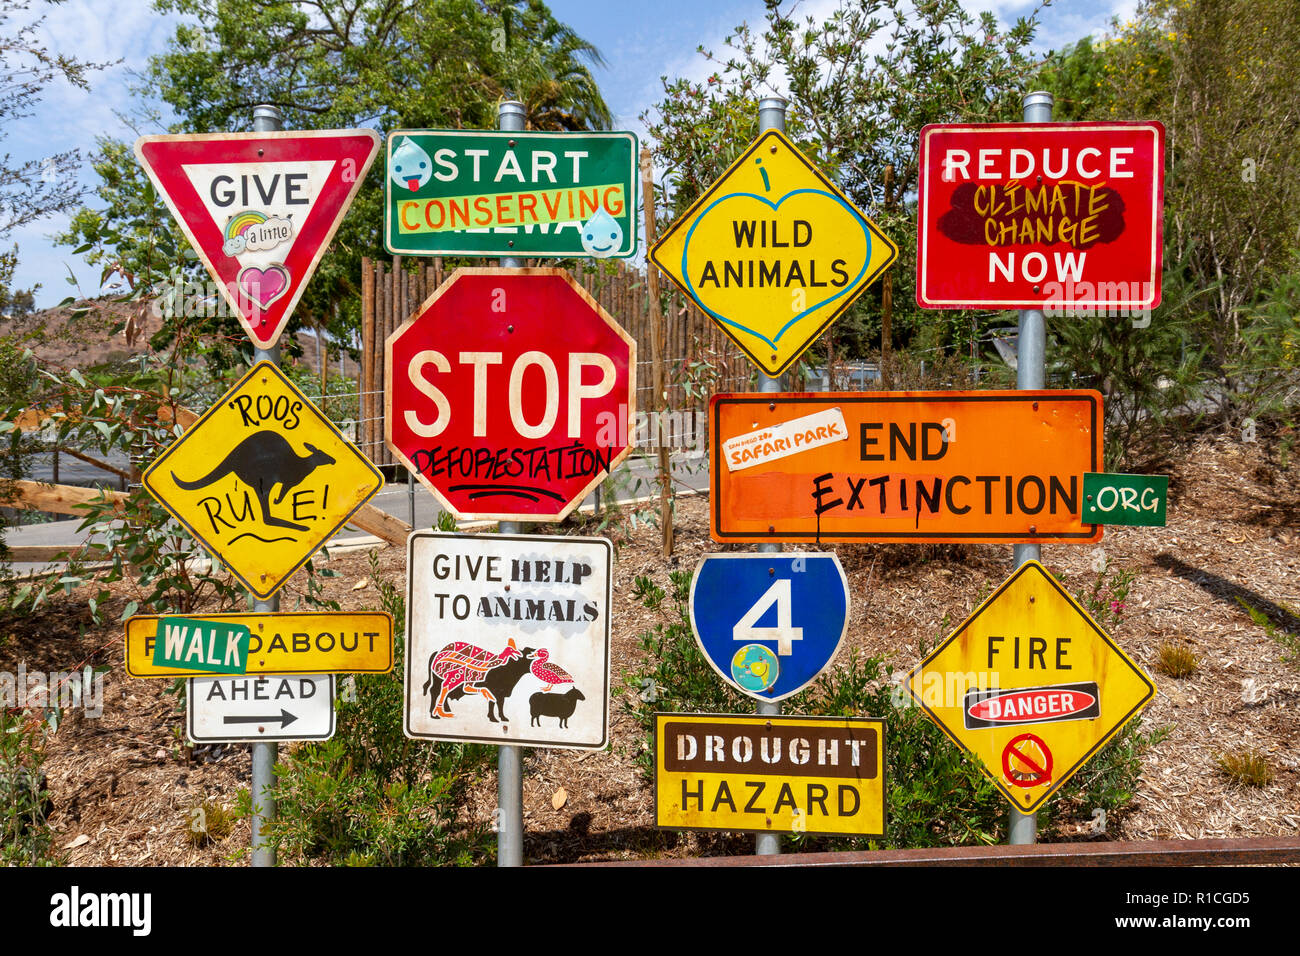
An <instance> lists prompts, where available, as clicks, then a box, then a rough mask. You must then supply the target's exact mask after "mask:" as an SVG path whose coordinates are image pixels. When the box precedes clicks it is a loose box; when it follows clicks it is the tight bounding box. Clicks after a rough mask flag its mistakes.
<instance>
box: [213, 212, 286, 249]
mask: <svg viewBox="0 0 1300 956" xmlns="http://www.w3.org/2000/svg"><path fill="white" fill-rule="evenodd" d="M225 235H226V241H225V242H223V243H222V245H221V251H222V252H224V253H225V254H226V255H228V256H237V255H239V254H240V253H242V252H245V251H249V252H263V251H265V250H267V249H273V248H275V247H276V246H278V245H279V244H280V243H282V242H288V241H289V240H290V239H291V238H292V237H293V223H292V222H291V221H290V220H288V219H281V218H279V217H278V216H267V215H265V214H264V213H260V212H258V211H257V210H256V209H246V210H244V211H243V212H241V213H238V214H236V215H234V216H231V217H230V221H229V222H227V223H226V232H225Z"/></svg>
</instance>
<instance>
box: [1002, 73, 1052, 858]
mask: <svg viewBox="0 0 1300 956" xmlns="http://www.w3.org/2000/svg"><path fill="white" fill-rule="evenodd" d="M1052 102H1053V101H1052V94H1051V93H1048V92H1046V91H1043V90H1039V91H1037V92H1034V93H1027V94H1026V95H1025V98H1024V114H1023V118H1024V121H1025V122H1026V123H1050V122H1051V120H1052ZM1019 330H1020V337H1019V339H1018V340H1017V343H1018V344H1017V346H1016V350H1017V351H1016V388H1021V389H1031V388H1043V387H1044V383H1045V381H1046V363H1047V323H1046V320H1045V319H1044V317H1043V312H1042V310H1041V309H1021V310H1020V322H1019ZM1042 552H1043V549H1042V546H1041V545H1037V544H1017V545H1015V549H1014V555H1015V566H1016V567H1017V568H1019V567H1020V566H1021V565H1024V564H1026V563H1028V562H1030V561H1039V560H1041V558H1042ZM1008 806H1009V807H1010V820H1009V822H1008V825H1007V842H1008V843H1011V844H1022V843H1034V842H1036V841H1037V839H1038V814H1037V812H1034V813H1021V812H1020V809H1019V807H1017V806H1016V805H1015V804H1008Z"/></svg>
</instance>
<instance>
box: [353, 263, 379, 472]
mask: <svg viewBox="0 0 1300 956" xmlns="http://www.w3.org/2000/svg"><path fill="white" fill-rule="evenodd" d="M374 347H375V266H374V263H373V262H371V260H370V257H369V256H365V257H364V258H363V259H362V260H361V367H360V368H359V369H358V370H357V371H358V376H357V377H358V379H359V381H358V382H357V385H358V387H359V389H360V391H361V400H360V401H359V402H358V403H357V415H358V416H360V418H361V427H360V428H359V429H357V444H358V445H359V446H360V447H361V450H362V452H363V453H365V452H366V451H368V450H369V447H370V352H371V351H372V350H373V349H374Z"/></svg>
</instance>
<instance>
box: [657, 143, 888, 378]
mask: <svg viewBox="0 0 1300 956" xmlns="http://www.w3.org/2000/svg"><path fill="white" fill-rule="evenodd" d="M897 257H898V247H897V246H895V245H894V243H893V242H892V241H890V239H889V237H888V236H886V235H885V234H884V233H883V232H881V231H880V228H879V227H878V226H877V225H876V224H875V223H874V222H872V221H871V220H870V219H868V218H867V217H866V216H864V215H863V214H862V212H861V211H859V210H858V208H857V207H856V206H854V205H853V203H852V202H850V201H849V199H848V197H846V196H845V195H844V194H843V193H842V192H840V190H839V189H838V188H837V187H836V186H835V184H834V183H832V182H831V181H830V180H829V179H827V178H826V177H825V176H823V175H822V174H821V172H820V171H819V170H818V169H817V167H815V166H814V165H813V164H812V163H810V162H808V160H807V159H805V158H804V155H803V154H802V153H801V152H799V150H798V149H797V148H796V147H795V145H794V144H793V143H791V142H790V141H789V140H788V139H786V138H785V136H784V135H783V134H782V133H780V132H777V131H776V130H769V131H767V132H765V133H763V134H762V135H761V136H759V137H758V139H756V140H754V142H753V144H752V145H751V146H750V147H749V149H747V150H746V151H745V152H744V153H743V154H742V155H741V157H740V158H739V159H737V160H736V161H735V162H734V163H732V164H731V167H730V168H729V169H728V170H727V171H726V172H725V173H723V174H722V176H721V177H720V178H719V179H718V181H717V182H715V183H714V184H713V185H712V186H711V187H710V188H709V189H708V190H707V191H706V192H705V193H704V195H702V196H701V197H700V198H699V199H697V200H696V201H695V204H694V205H692V206H691V208H690V209H689V210H687V211H686V214H685V215H683V216H682V217H681V218H680V219H678V220H677V221H676V222H675V223H673V225H672V226H671V227H670V228H669V230H668V231H667V232H666V233H664V237H663V238H662V239H661V240H660V241H659V242H658V243H657V244H656V245H655V247H654V248H653V249H652V250H651V251H650V258H651V259H653V260H654V262H655V264H656V265H658V266H659V268H660V269H663V270H664V272H666V273H667V274H668V275H669V276H670V277H671V278H672V280H673V282H675V283H676V284H677V285H678V286H679V287H680V288H681V290H682V291H683V292H685V293H686V294H687V295H688V296H690V297H691V298H692V299H694V300H695V302H696V304H698V305H699V307H700V308H701V309H703V310H704V311H705V312H706V313H708V315H709V316H710V317H712V319H713V320H714V321H715V322H716V323H718V325H719V327H720V328H721V329H722V330H723V331H724V332H726V333H727V335H729V336H730V337H731V339H732V341H734V342H735V343H736V344H737V345H738V346H740V348H741V349H742V350H743V351H744V352H745V354H746V355H748V356H749V357H750V359H751V360H752V361H753V362H754V363H755V364H756V365H758V367H759V368H761V369H762V370H763V371H764V372H766V373H767V374H768V375H771V376H773V377H775V376H778V375H780V374H781V373H782V372H784V371H785V370H786V369H787V368H789V367H790V366H791V365H792V364H793V363H794V361H795V360H796V359H797V358H798V357H799V356H800V355H801V354H803V351H804V349H806V348H807V347H808V346H809V345H811V344H812V342H813V340H814V339H816V338H817V336H819V335H821V333H822V332H823V331H825V329H826V328H827V327H828V326H829V325H830V324H831V323H832V322H834V321H835V320H836V319H837V318H839V317H840V315H842V314H843V313H844V311H845V310H846V309H848V307H849V306H850V305H852V304H853V301H854V300H855V299H856V298H857V297H858V296H859V295H860V294H861V293H862V290H863V289H865V288H866V287H867V286H869V285H870V284H871V283H872V282H874V281H875V280H876V279H878V278H879V277H880V276H881V275H882V274H883V273H884V271H885V270H886V269H887V268H889V265H890V263H892V262H893V261H894V260H895V259H896V258H897Z"/></svg>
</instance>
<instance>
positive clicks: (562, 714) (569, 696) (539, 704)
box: [528, 687, 587, 729]
mask: <svg viewBox="0 0 1300 956" xmlns="http://www.w3.org/2000/svg"><path fill="white" fill-rule="evenodd" d="M586 699H587V698H586V697H584V696H582V691H580V690H578V688H576V687H570V688H569V689H568V690H566V691H565V692H564V693H563V694H548V693H546V692H545V691H540V690H539V691H538V692H537V693H536V694H534V695H533V696H532V697H529V698H528V709H529V711H531V712H532V715H533V721H532V724H530V725H529V726H532V727H540V726H541V719H542V718H543V717H558V718H560V726H561V727H564V728H565V729H568V726H569V718H570V717H572V716H573V711H574V710H575V709H576V708H577V706H578V701H580V700H586Z"/></svg>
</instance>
